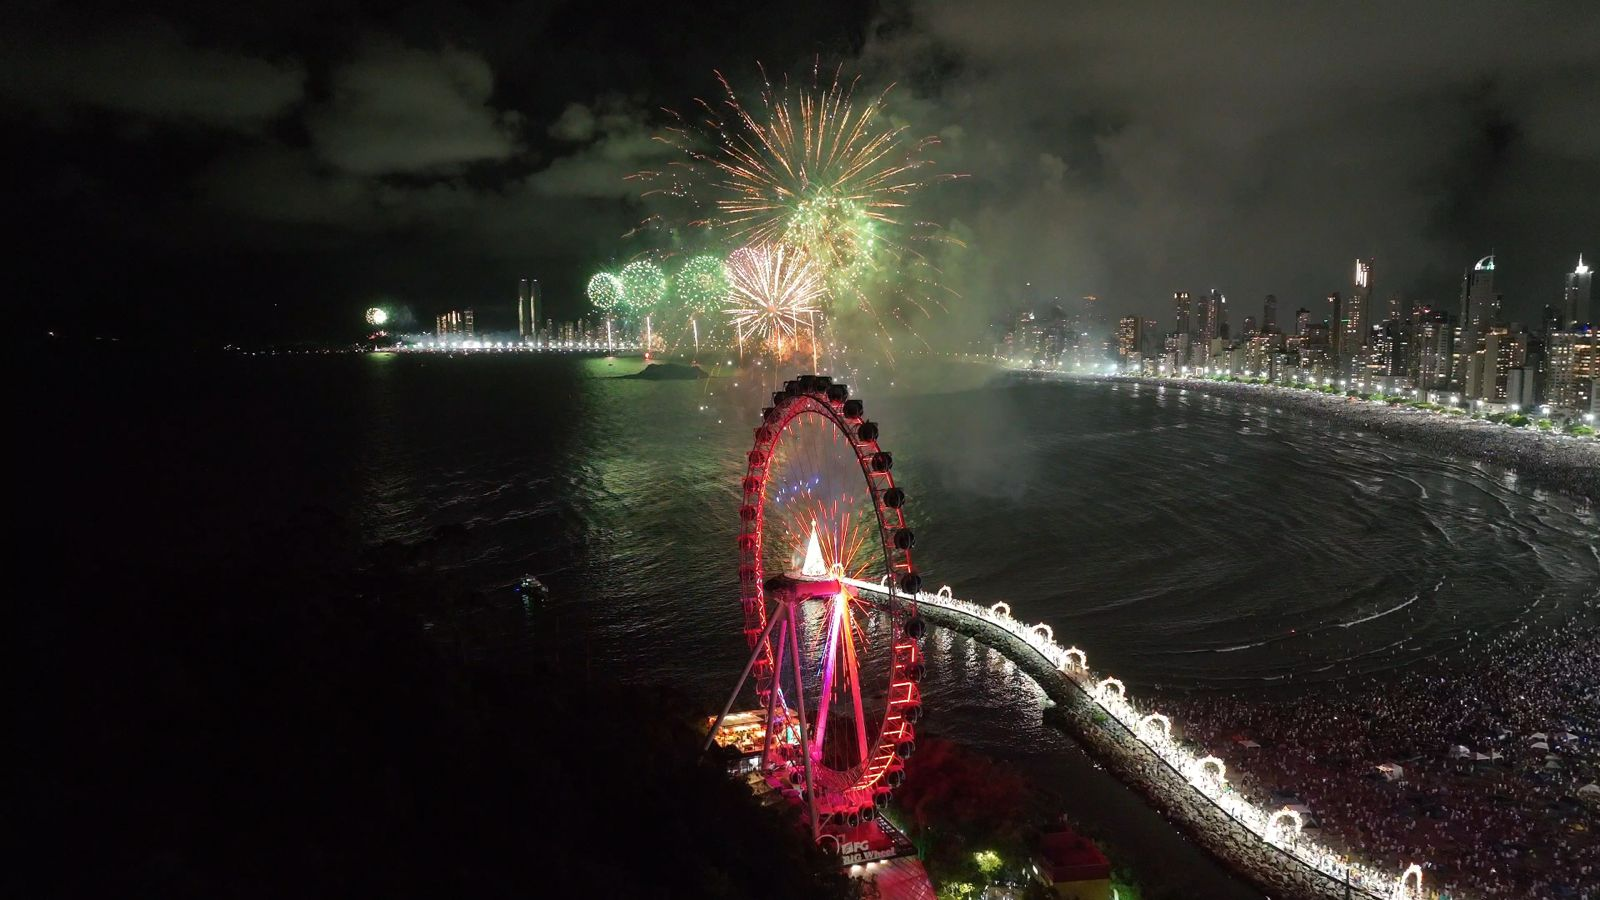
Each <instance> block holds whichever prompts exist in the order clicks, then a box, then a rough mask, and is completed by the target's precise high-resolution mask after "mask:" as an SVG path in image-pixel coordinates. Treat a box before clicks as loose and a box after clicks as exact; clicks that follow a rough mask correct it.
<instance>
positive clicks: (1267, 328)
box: [1261, 294, 1278, 334]
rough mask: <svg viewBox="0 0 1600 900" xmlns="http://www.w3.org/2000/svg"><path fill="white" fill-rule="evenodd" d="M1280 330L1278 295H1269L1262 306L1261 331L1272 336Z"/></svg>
mask: <svg viewBox="0 0 1600 900" xmlns="http://www.w3.org/2000/svg"><path fill="white" fill-rule="evenodd" d="M1277 330H1278V295H1276V294H1268V295H1267V299H1266V300H1265V301H1263V302H1262V304H1261V331H1262V333H1263V334H1271V333H1273V332H1274V331H1277Z"/></svg>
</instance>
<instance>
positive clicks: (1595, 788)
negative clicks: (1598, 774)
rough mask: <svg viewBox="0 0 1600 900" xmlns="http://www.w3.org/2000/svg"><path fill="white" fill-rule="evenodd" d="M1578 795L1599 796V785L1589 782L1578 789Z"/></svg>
mask: <svg viewBox="0 0 1600 900" xmlns="http://www.w3.org/2000/svg"><path fill="white" fill-rule="evenodd" d="M1578 793H1579V794H1582V795H1584V796H1588V795H1590V794H1600V784H1595V783H1594V782H1592V781H1591V782H1589V783H1588V784H1586V785H1584V786H1583V787H1581V788H1578Z"/></svg>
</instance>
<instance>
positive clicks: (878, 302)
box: [641, 68, 956, 330]
mask: <svg viewBox="0 0 1600 900" xmlns="http://www.w3.org/2000/svg"><path fill="white" fill-rule="evenodd" d="M717 77H718V79H719V81H721V84H722V87H723V90H724V97H723V98H722V99H721V101H720V102H719V103H715V104H714V103H710V102H707V101H704V100H702V101H699V105H700V108H701V110H702V111H703V112H704V117H703V120H702V121H700V122H698V123H693V124H691V123H688V122H686V121H682V120H680V124H679V125H678V126H677V127H674V128H671V129H668V131H667V132H666V134H664V135H663V136H662V140H663V141H665V142H666V143H668V144H670V145H672V146H674V147H676V148H678V149H679V150H680V151H682V152H683V154H684V156H685V157H686V158H685V159H682V160H680V161H678V162H677V163H675V164H673V165H670V166H668V167H667V169H666V170H664V171H661V172H647V173H641V177H644V178H646V179H649V180H652V181H654V182H656V183H657V184H658V185H659V187H658V189H657V190H655V191H652V192H650V193H659V194H663V195H670V196H672V197H676V198H682V199H684V200H686V201H688V202H689V203H690V204H691V205H692V207H693V208H694V212H693V213H692V215H690V216H687V217H685V218H686V219H687V224H690V225H699V226H703V227H706V228H709V229H711V230H713V231H714V232H721V233H722V234H723V235H725V236H726V237H727V238H729V239H732V240H736V241H738V242H740V243H743V244H753V245H767V244H777V243H784V244H789V245H791V246H794V247H797V248H799V249H800V250H802V251H804V252H805V254H806V256H807V258H808V259H809V260H810V264H811V267H812V268H813V269H815V270H816V271H817V272H818V275H819V278H820V280H821V281H822V282H823V284H824V286H825V288H826V294H825V296H823V297H819V298H818V302H819V303H829V306H828V308H829V310H830V311H832V312H839V311H842V310H844V309H847V308H850V307H855V308H858V309H860V310H861V311H863V312H865V313H867V314H868V315H869V316H870V317H871V318H872V319H874V320H875V321H876V322H877V323H878V325H879V328H880V330H881V328H882V326H883V324H884V321H883V320H884V318H885V317H886V316H887V317H892V318H896V319H900V320H901V321H904V319H905V314H906V312H907V308H914V309H915V310H917V311H919V312H921V313H924V314H926V313H927V312H928V309H927V307H928V305H930V299H931V298H930V291H929V290H928V289H929V288H937V289H938V290H940V291H942V288H938V286H937V282H936V273H935V278H929V277H928V276H927V275H926V270H927V269H928V268H929V266H928V265H927V260H926V258H925V257H924V256H923V254H922V253H920V252H919V251H917V250H915V249H913V247H912V245H913V244H914V243H916V242H921V241H929V240H936V241H943V240H948V239H947V238H946V237H945V235H944V232H942V231H941V230H940V229H938V227H937V226H935V225H932V224H931V223H927V222H917V221H912V220H911V218H910V217H909V216H908V215H907V213H908V203H909V202H910V200H911V198H912V197H913V196H914V195H915V194H916V193H917V192H918V191H920V190H922V189H923V188H925V187H927V186H928V185H929V184H931V183H932V182H933V181H935V180H938V179H940V178H953V177H956V176H951V175H945V176H932V175H929V174H927V173H928V170H929V169H928V167H929V166H930V161H929V160H928V159H926V158H924V157H925V155H926V153H925V151H927V150H928V149H929V148H930V147H932V146H934V145H936V144H937V143H938V141H937V139H935V138H921V139H913V138H912V137H911V136H910V135H909V134H908V131H907V128H906V126H904V125H895V124H893V123H891V122H890V121H889V117H888V116H887V115H886V114H885V112H884V108H885V101H886V98H887V96H888V91H885V92H884V93H882V94H879V95H877V96H875V97H873V98H872V99H870V100H867V101H865V102H858V101H857V100H856V98H855V84H854V82H850V83H846V82H844V81H841V80H840V77H839V73H838V72H837V71H836V72H835V73H834V75H833V78H832V79H831V81H830V80H827V79H826V78H824V77H821V76H820V73H819V72H818V70H817V69H816V68H813V70H812V77H811V84H810V85H809V87H807V86H794V85H790V84H789V83H788V82H785V83H784V84H783V85H782V86H781V87H780V88H774V87H773V86H772V85H771V84H770V82H766V80H765V73H763V82H764V83H765V84H766V87H765V88H764V89H763V90H762V92H761V94H760V101H759V103H755V104H752V105H751V106H748V107H747V106H746V105H745V104H744V103H743V102H741V100H740V99H739V95H738V93H737V92H735V91H734V89H733V88H732V87H731V86H730V85H729V83H728V81H727V80H726V79H725V78H723V77H722V76H721V74H720V73H719V74H718V76H717ZM707 148H709V149H707ZM913 268H915V269H917V270H919V272H922V273H923V274H919V275H915V276H910V277H908V276H907V275H906V273H907V271H908V270H910V269H913ZM829 301H831V303H830V302H829ZM935 305H936V304H935Z"/></svg>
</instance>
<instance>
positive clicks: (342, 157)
mask: <svg viewBox="0 0 1600 900" xmlns="http://www.w3.org/2000/svg"><path fill="white" fill-rule="evenodd" d="M493 90H494V73H493V72H492V71H491V70H490V68H489V64H488V63H487V62H486V61H485V60H484V59H483V58H482V57H481V56H478V55H476V54H473V53H468V52H465V51H461V50H454V49H445V50H441V51H428V50H420V49H415V48H410V47H402V46H398V45H396V44H392V43H388V42H380V43H376V44H374V45H372V46H370V47H368V48H366V49H365V50H363V51H362V52H361V54H360V55H359V56H357V57H356V58H355V59H352V60H350V61H349V62H346V63H343V64H341V65H340V66H339V67H338V68H337V69H336V70H335V71H334V73H333V76H332V86H331V97H330V98H329V100H328V102H327V103H325V104H321V105H319V106H318V107H317V108H316V109H314V110H312V112H311V113H310V114H309V115H308V117H307V121H306V127H307V129H308V130H309V131H310V134H311V139H312V143H313V145H314V146H315V147H316V150H317V153H318V154H319V155H320V156H321V157H322V158H323V159H324V160H326V161H327V162H329V163H331V164H332V165H334V166H337V167H339V168H340V169H343V170H344V171H346V172H353V173H356V174H360V175H382V174H390V173H397V172H409V173H414V172H429V171H440V170H449V169H454V168H459V167H460V166H462V165H465V164H468V163H477V162H484V161H499V160H505V159H509V158H511V157H512V156H514V155H515V154H516V153H517V151H518V147H517V138H516V127H517V122H518V119H519V116H518V115H517V114H516V113H514V112H510V111H503V110H499V109H496V108H494V107H493V106H491V105H490V103H489V97H490V94H491V93H492V92H493Z"/></svg>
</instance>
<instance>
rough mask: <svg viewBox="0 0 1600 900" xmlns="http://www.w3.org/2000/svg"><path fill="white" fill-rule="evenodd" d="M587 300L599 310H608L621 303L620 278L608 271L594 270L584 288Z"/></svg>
mask: <svg viewBox="0 0 1600 900" xmlns="http://www.w3.org/2000/svg"><path fill="white" fill-rule="evenodd" d="M584 293H585V294H587V295H588V297H589V302H590V303H592V304H594V308H595V309H597V310H599V311H601V312H610V311H611V310H613V309H616V308H617V306H618V305H619V304H621V303H622V279H620V278H618V277H617V276H615V275H613V274H611V273H610V272H596V273H595V274H594V276H593V277H592V278H590V279H589V284H588V286H587V287H585V289H584Z"/></svg>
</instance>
